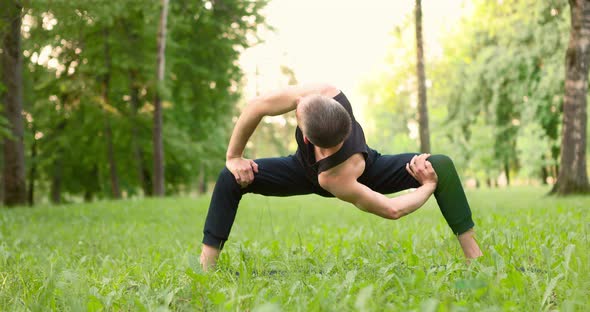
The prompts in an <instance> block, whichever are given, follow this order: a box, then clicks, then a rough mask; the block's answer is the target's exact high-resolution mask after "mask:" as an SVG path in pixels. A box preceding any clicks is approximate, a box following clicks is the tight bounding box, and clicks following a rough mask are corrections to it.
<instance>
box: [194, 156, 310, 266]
mask: <svg viewBox="0 0 590 312" xmlns="http://www.w3.org/2000/svg"><path fill="white" fill-rule="evenodd" d="M254 162H256V163H257V164H258V173H254V181H253V182H252V184H250V185H248V186H247V187H245V188H241V187H240V185H239V184H238V183H237V182H236V180H235V177H234V175H233V174H232V173H231V172H230V171H229V170H228V169H227V168H224V169H223V170H222V171H221V173H220V174H219V178H218V179H217V183H216V184H215V188H214V189H213V195H212V196H211V203H210V205H209V212H208V213H207V219H206V221H205V228H204V230H203V234H204V237H203V250H202V253H201V263H202V265H203V267H204V268H205V269H207V268H208V267H211V266H213V265H214V264H215V262H216V260H217V257H218V256H219V252H220V250H221V249H222V248H223V245H224V244H225V242H226V241H227V239H228V237H229V233H230V231H231V228H232V225H233V223H234V220H235V218H236V213H237V210H238V204H239V202H240V200H241V198H242V195H244V194H246V193H255V194H261V195H269V196H291V195H303V194H310V193H313V192H314V190H315V188H314V186H313V185H312V184H311V182H309V180H308V179H307V178H306V177H305V170H304V168H303V167H302V166H301V164H300V163H299V162H298V161H297V159H296V158H295V157H294V156H288V157H277V158H263V159H258V160H254Z"/></svg>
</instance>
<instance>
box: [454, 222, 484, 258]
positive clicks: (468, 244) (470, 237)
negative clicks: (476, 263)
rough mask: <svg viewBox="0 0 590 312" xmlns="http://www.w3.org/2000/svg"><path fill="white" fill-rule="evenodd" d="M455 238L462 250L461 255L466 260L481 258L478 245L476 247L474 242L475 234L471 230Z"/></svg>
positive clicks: (481, 254)
mask: <svg viewBox="0 0 590 312" xmlns="http://www.w3.org/2000/svg"><path fill="white" fill-rule="evenodd" d="M457 238H458V239H459V244H461V249H463V253H464V254H465V257H466V258H467V259H475V258H479V257H481V256H483V253H482V252H481V249H479V245H477V242H476V241H475V232H474V231H473V229H469V230H468V231H467V232H465V233H463V234H461V235H459V236H457ZM468 262H469V260H468Z"/></svg>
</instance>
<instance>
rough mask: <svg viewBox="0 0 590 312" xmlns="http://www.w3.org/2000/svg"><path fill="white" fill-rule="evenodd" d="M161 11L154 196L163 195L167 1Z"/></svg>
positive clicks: (155, 109) (155, 121)
mask: <svg viewBox="0 0 590 312" xmlns="http://www.w3.org/2000/svg"><path fill="white" fill-rule="evenodd" d="M161 9H162V11H161V14H160V24H159V27H158V59H157V79H156V83H157V86H156V95H155V100H154V195H156V196H163V195H164V191H165V190H164V144H163V140H162V99H161V97H162V93H161V88H162V85H163V83H164V64H165V61H166V54H165V50H166V21H167V19H168V0H162V8H161Z"/></svg>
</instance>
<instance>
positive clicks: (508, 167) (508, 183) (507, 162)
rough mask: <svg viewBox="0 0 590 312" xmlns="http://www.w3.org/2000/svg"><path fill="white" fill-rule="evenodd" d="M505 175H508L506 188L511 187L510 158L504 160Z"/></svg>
mask: <svg viewBox="0 0 590 312" xmlns="http://www.w3.org/2000/svg"><path fill="white" fill-rule="evenodd" d="M504 174H506V186H510V162H509V160H508V158H506V159H504Z"/></svg>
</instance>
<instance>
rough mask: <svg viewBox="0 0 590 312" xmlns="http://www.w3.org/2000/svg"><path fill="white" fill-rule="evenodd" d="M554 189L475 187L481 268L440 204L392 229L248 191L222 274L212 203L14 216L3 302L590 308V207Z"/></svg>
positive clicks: (346, 207) (306, 202)
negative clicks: (212, 237)
mask: <svg viewBox="0 0 590 312" xmlns="http://www.w3.org/2000/svg"><path fill="white" fill-rule="evenodd" d="M547 191H548V190H547V189H545V188H526V189H518V188H513V189H510V190H494V191H489V190H485V191H482V190H480V191H475V192H468V196H469V198H470V202H471V205H472V207H473V214H474V218H475V222H476V226H477V228H476V230H477V231H478V233H479V236H478V241H479V243H480V245H481V247H482V250H483V252H484V257H483V258H481V259H480V260H478V261H475V262H473V263H472V264H471V265H469V266H467V265H466V264H465V262H464V259H463V258H462V254H461V250H460V248H459V244H458V243H457V241H456V239H455V237H454V236H453V235H452V233H451V231H450V230H449V228H448V226H447V225H446V224H445V221H444V219H443V218H442V216H441V214H440V211H439V209H438V208H437V207H436V204H435V203H434V200H431V201H430V202H429V203H428V204H427V205H426V206H425V207H423V208H421V209H420V210H418V211H417V212H415V213H414V214H412V215H409V216H406V217H404V218H403V219H401V220H399V221H390V220H384V219H380V218H378V217H376V216H374V215H370V214H367V213H363V212H361V211H359V210H358V209H356V208H354V207H353V206H352V205H350V204H346V203H344V202H341V201H338V200H335V199H325V198H319V197H317V196H307V197H298V198H291V199H286V198H266V197H260V196H256V195H248V196H245V197H244V200H243V202H242V206H241V207H240V209H239V210H240V212H239V213H238V217H237V221H236V224H235V225H234V227H233V232H232V235H231V237H230V241H229V242H228V244H227V245H226V247H225V249H224V252H223V253H222V257H221V262H220V265H219V270H218V271H217V272H214V273H203V272H202V271H201V270H200V266H199V259H198V252H199V248H195V246H198V245H199V244H198V241H199V240H200V238H201V237H202V233H201V231H200V230H201V229H202V222H204V220H205V216H206V212H207V204H208V197H200V198H198V199H196V200H195V199H186V198H168V199H151V200H141V201H137V200H126V201H117V202H108V201H103V202H97V203H93V204H85V205H67V206H62V207H44V206H42V207H38V208H36V209H33V210H31V209H18V210H1V211H0V267H1V268H2V270H0V283H1V284H0V285H2V291H1V292H0V306H1V307H2V309H3V310H7V311H24V310H59V311H63V310H75V311H80V310H91V311H96V310H115V311H118V310H123V311H129V310H133V311H137V310H174V311H217V310H221V311H225V310H227V311H236V310H240V311H245V310H249V311H267V310H272V311H276V310H285V311H292V310H293V311H319V310H327V311H349V310H363V311H383V310H390V311H393V310H396V311H409V310H420V311H421V310H428V311H457V310H469V311H475V310H477V311H483V310H485V311H498V310H502V311H504V310H508V311H530V310H534V311H537V310H543V311H545V310H560V311H585V310H587V309H588V307H589V305H590V302H589V301H588V298H587V295H588V292H589V291H590V284H588V281H589V280H590V271H588V270H587V268H588V267H589V265H590V263H589V261H590V259H589V258H588V255H589V254H590V250H589V246H590V242H589V241H588V238H589V236H588V235H587V233H588V231H590V225H589V224H588V222H586V220H587V219H588V209H587V207H588V205H590V202H588V199H587V198H584V197H572V198H567V199H564V198H553V197H550V198H547V197H543V194H545V193H546V192H547ZM335 215H337V216H338V217H337V218H334V216H335ZM195 221H196V223H195Z"/></svg>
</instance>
